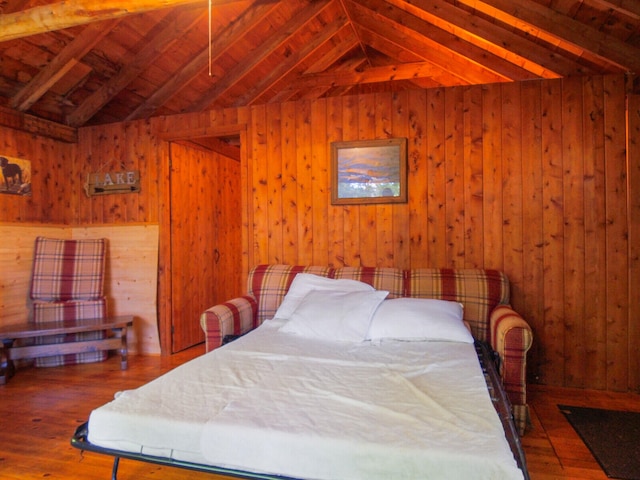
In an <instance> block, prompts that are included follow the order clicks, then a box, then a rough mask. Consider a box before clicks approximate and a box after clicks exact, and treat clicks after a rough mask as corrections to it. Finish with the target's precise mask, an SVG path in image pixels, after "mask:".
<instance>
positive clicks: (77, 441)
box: [71, 341, 529, 480]
mask: <svg viewBox="0 0 640 480" xmlns="http://www.w3.org/2000/svg"><path fill="white" fill-rule="evenodd" d="M475 347H476V352H477V353H478V359H479V361H480V366H481V367H482V371H483V373H484V377H485V380H486V382H487V388H488V389H489V395H490V397H491V401H492V402H493V405H494V407H495V409H496V412H497V413H498V417H499V418H500V421H501V422H502V426H503V428H504V431H505V436H506V438H507V441H508V442H509V446H510V447H511V451H512V452H513V456H514V458H515V460H516V463H517V465H518V467H519V468H520V470H522V473H523V476H524V479H525V480H529V472H528V470H527V462H526V458H525V454H524V450H523V449H522V443H521V441H520V436H519V435H518V431H517V430H516V426H515V422H514V419H513V414H512V412H511V404H510V402H509V399H508V398H507V395H506V393H505V391H504V387H503V386H502V382H501V380H500V375H499V374H498V370H497V365H496V363H497V361H498V356H497V354H496V353H495V352H494V351H493V350H492V349H491V348H490V347H489V346H488V345H487V344H486V343H484V342H478V341H476V342H475ZM88 436H89V422H85V423H83V424H82V425H80V426H79V427H78V428H77V429H76V431H75V433H74V435H73V436H72V437H71V446H73V447H75V448H77V449H79V450H81V451H86V452H93V453H99V454H102V455H109V456H112V457H114V460H113V468H112V470H111V480H117V478H118V466H119V464H120V459H121V458H125V459H128V460H137V461H141V462H147V463H153V464H157V465H162V466H168V467H175V468H183V469H187V470H192V471H197V472H205V473H211V474H216V475H226V476H228V477H235V478H241V479H246V480H253V479H256V480H300V479H295V478H292V477H286V476H281V475H270V474H264V473H255V472H247V471H242V470H233V469H229V468H223V467H216V466H212V465H204V464H199V463H193V462H186V461H181V460H174V459H172V458H167V457H156V456H152V455H145V454H142V453H134V452H126V451H124V450H114V449H110V448H104V447H99V446H97V445H93V444H92V443H91V442H89V440H88Z"/></svg>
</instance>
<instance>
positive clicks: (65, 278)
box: [31, 237, 106, 302]
mask: <svg viewBox="0 0 640 480" xmlns="http://www.w3.org/2000/svg"><path fill="white" fill-rule="evenodd" d="M105 250H106V240H105V239H103V238H101V239H87V240H61V239H56V238H44V237H38V238H36V243H35V252H34V258H33V272H32V276H31V298H32V299H34V300H36V299H37V300H48V301H52V302H58V301H65V300H92V299H95V298H98V297H100V296H102V294H103V289H104V265H105Z"/></svg>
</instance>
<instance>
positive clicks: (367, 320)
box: [280, 290, 389, 342]
mask: <svg viewBox="0 0 640 480" xmlns="http://www.w3.org/2000/svg"><path fill="white" fill-rule="evenodd" d="M388 294H389V292H386V291H384V290H373V291H369V292H364V291H362V292H336V291H323V290H312V291H311V292H309V293H308V294H307V295H306V296H305V297H304V298H303V299H302V301H301V302H300V304H299V305H298V307H297V308H296V309H295V311H294V312H293V314H292V315H291V318H290V319H289V321H288V322H287V323H285V324H284V325H283V326H282V327H280V331H281V332H286V333H293V334H296V335H301V336H304V337H310V338H319V339H323V340H335V341H341V342H362V341H364V339H365V336H366V334H367V331H368V330H369V325H370V324H371V319H372V318H373V315H374V313H375V311H376V309H377V308H378V305H380V303H382V301H383V300H384V299H385V297H386V296H387V295H388Z"/></svg>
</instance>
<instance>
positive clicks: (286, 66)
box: [233, 16, 350, 107]
mask: <svg viewBox="0 0 640 480" xmlns="http://www.w3.org/2000/svg"><path fill="white" fill-rule="evenodd" d="M343 28H350V25H349V24H348V23H347V18H346V17H341V16H340V17H337V18H336V19H335V20H334V21H333V22H331V23H328V24H326V25H324V26H323V28H322V30H320V32H318V33H317V34H316V35H314V37H313V40H311V41H310V42H307V43H306V44H305V45H304V46H303V47H302V48H300V49H299V50H296V51H295V52H294V54H293V55H289V56H288V57H287V58H286V59H283V61H282V62H281V63H280V64H279V65H278V66H277V67H276V68H275V69H273V70H272V71H271V72H270V73H269V75H266V76H265V77H263V78H262V79H260V81H259V82H257V83H255V84H254V85H252V86H251V87H250V88H249V89H247V91H245V92H244V93H243V94H242V95H241V96H240V97H238V98H237V99H236V100H235V102H234V104H233V105H234V106H236V107H238V106H241V105H252V104H254V103H256V101H257V100H258V99H260V97H261V96H262V95H263V94H264V93H265V92H266V91H267V90H269V89H270V88H271V87H272V86H273V85H275V84H277V83H278V82H279V81H280V80H281V79H282V78H284V77H285V76H286V75H288V74H290V73H291V72H292V71H293V70H294V69H295V68H296V67H297V66H298V65H300V64H301V63H302V62H304V61H305V60H306V59H307V57H309V56H310V55H312V54H313V53H314V52H315V51H316V50H317V49H319V48H320V47H321V46H322V45H323V44H324V43H326V42H328V41H329V40H330V39H331V37H333V36H334V35H337V34H338V32H339V31H340V30H342V29H343Z"/></svg>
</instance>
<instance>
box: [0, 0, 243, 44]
mask: <svg viewBox="0 0 640 480" xmlns="http://www.w3.org/2000/svg"><path fill="white" fill-rule="evenodd" d="M212 1H213V5H223V4H225V3H233V2H236V1H238V0H212ZM181 5H200V6H202V7H203V8H206V6H207V0H136V1H135V2H132V1H131V0H65V1H63V2H59V3H51V4H48V5H41V6H38V7H33V8H29V9H27V10H22V11H19V12H15V13H8V14H5V15H0V42H6V41H8V40H15V39H16V38H22V37H28V36H31V35H36V34H38V33H45V32H52V31H55V30H62V29H64V28H70V27H77V26H78V25H85V24H87V23H93V22H98V21H101V20H111V19H114V18H120V17H126V16H128V15H134V14H137V13H144V12H149V11H153V10H160V9H162V8H168V7H179V6H181Z"/></svg>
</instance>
